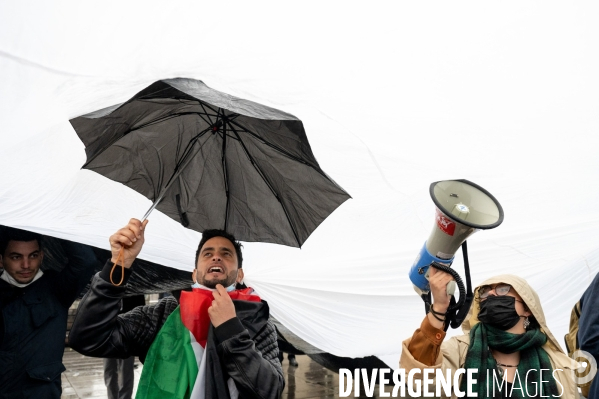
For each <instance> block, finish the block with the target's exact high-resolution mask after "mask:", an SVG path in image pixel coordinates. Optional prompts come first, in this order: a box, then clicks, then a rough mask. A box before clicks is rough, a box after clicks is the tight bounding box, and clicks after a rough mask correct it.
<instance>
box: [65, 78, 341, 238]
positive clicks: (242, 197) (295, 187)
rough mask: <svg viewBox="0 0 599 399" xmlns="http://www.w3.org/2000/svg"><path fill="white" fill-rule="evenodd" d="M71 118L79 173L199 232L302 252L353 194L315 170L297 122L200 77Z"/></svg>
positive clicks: (161, 86) (166, 82) (161, 83)
mask: <svg viewBox="0 0 599 399" xmlns="http://www.w3.org/2000/svg"><path fill="white" fill-rule="evenodd" d="M70 122H71V124H72V126H73V127H74V128H75V131H76V132H77V134H78V135H79V137H80V138H81V140H82V141H83V143H84V144H85V146H86V154H87V161H86V163H85V165H84V166H83V167H84V168H86V169H90V170H93V171H95V172H98V173H100V174H101V175H104V176H106V177H108V178H110V179H112V180H115V181H118V182H120V183H123V184H125V185H127V186H129V187H131V188H132V189H134V190H135V191H137V192H139V193H140V194H142V195H144V196H146V197H147V198H149V199H150V200H152V201H154V206H156V207H157V209H159V210H160V211H162V212H163V213H165V214H166V215H168V216H170V217H171V218H173V219H175V220H178V221H180V222H181V223H182V224H183V225H184V226H185V227H189V228H191V229H193V230H196V231H199V232H202V231H204V230H206V229H210V228H218V229H224V230H227V231H229V232H231V233H233V234H234V235H235V236H236V237H237V238H238V239H240V240H243V241H259V242H269V243H277V244H284V245H289V246H296V247H300V246H301V245H302V244H303V243H304V241H305V240H306V239H307V238H308V236H309V235H310V234H311V233H312V232H313V231H314V229H316V227H318V225H319V224H320V223H322V222H323V221H324V219H325V218H326V217H327V216H328V215H329V214H330V213H331V212H333V211H334V210H335V209H336V208H337V207H338V206H339V205H341V204H342V203H343V202H344V201H345V200H347V199H348V198H349V195H348V194H347V193H346V192H345V191H344V190H343V189H342V188H341V187H339V186H338V185H337V184H336V183H335V182H334V181H333V180H332V179H330V178H329V177H328V176H327V175H326V174H325V173H324V172H323V171H322V169H321V168H320V166H319V165H318V162H317V161H316V158H315V157H314V155H313V154H312V150H311V149H310V145H309V143H308V139H307V137H306V133H305V131H304V128H303V124H302V122H301V121H300V120H298V119H297V118H296V117H294V116H292V115H289V114H287V113H284V112H282V111H279V110H276V109H273V108H270V107H266V106H264V105H260V104H257V103H254V102H251V101H246V100H242V99H239V98H236V97H233V96H230V95H228V94H225V93H221V92H219V91H216V90H213V89H211V88H209V87H208V86H206V85H205V84H204V83H203V82H201V81H199V80H194V79H183V78H177V79H168V80H160V81H158V82H155V83H153V84H152V85H150V86H149V87H147V88H146V89H144V90H142V91H141V92H139V93H138V94H136V95H135V96H134V97H133V98H131V99H130V100H129V101H127V102H125V103H124V104H119V105H115V106H112V107H109V108H106V109H103V110H99V111H96V112H93V113H90V114H87V115H83V116H80V117H78V118H74V119H72V120H71V121H70ZM151 209H153V208H151ZM149 212H150V211H148V213H149Z"/></svg>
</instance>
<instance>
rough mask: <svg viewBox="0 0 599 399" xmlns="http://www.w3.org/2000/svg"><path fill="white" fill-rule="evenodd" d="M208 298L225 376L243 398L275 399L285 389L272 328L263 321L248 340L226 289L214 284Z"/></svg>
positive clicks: (272, 326)
mask: <svg viewBox="0 0 599 399" xmlns="http://www.w3.org/2000/svg"><path fill="white" fill-rule="evenodd" d="M212 295H213V296H214V301H212V306H210V307H209V308H208V315H209V316H210V322H211V323H212V325H213V326H214V333H215V335H216V339H217V340H218V343H219V344H218V349H217V350H218V352H219V356H220V358H221V360H222V363H223V364H224V366H225V368H226V369H227V374H228V375H229V377H231V378H233V380H234V381H235V386H236V387H237V389H238V390H239V391H240V392H241V393H242V396H243V397H250V398H260V399H265V398H273V399H278V398H279V397H280V396H281V393H282V392H283V388H284V387H285V379H284V378H283V370H282V368H281V363H280V362H279V358H278V356H279V346H278V345H277V332H276V330H275V327H274V325H272V323H270V322H267V323H266V324H265V325H264V327H262V329H261V330H260V331H259V332H258V333H257V334H256V336H255V337H254V339H253V340H252V339H251V338H250V335H249V333H248V331H247V330H246V329H245V328H244V327H243V324H241V321H240V320H239V318H238V317H237V314H236V312H235V306H234V305H233V301H232V300H231V297H229V295H228V294H227V290H225V288H224V287H223V286H222V285H220V284H217V286H216V291H215V292H213V294H212Z"/></svg>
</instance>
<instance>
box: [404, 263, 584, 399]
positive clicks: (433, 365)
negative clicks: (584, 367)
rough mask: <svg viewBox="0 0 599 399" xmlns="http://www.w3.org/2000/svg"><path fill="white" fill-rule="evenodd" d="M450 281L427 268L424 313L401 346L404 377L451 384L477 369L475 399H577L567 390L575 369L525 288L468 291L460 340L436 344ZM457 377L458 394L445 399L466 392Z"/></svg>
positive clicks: (513, 282) (490, 284) (521, 283)
mask: <svg viewBox="0 0 599 399" xmlns="http://www.w3.org/2000/svg"><path fill="white" fill-rule="evenodd" d="M451 280H453V278H452V277H451V276H450V275H449V274H447V273H445V272H442V271H439V270H436V269H434V268H431V273H430V284H431V293H432V296H433V304H432V306H431V311H430V312H429V313H428V314H427V315H426V316H425V318H424V320H423V321H422V324H421V326H420V328H418V329H417V330H416V331H415V332H414V334H413V336H412V337H411V338H409V339H406V340H405V341H403V343H402V344H403V345H402V354H401V358H400V361H399V363H400V367H401V368H404V369H405V372H406V375H408V372H409V370H412V369H420V374H419V375H420V376H422V375H423V374H422V369H425V368H427V369H441V370H442V371H443V375H446V373H447V372H448V370H450V371H449V373H450V375H451V381H454V374H455V372H456V371H457V370H458V369H477V370H478V372H477V373H476V374H474V376H473V377H474V379H476V383H475V384H473V385H472V390H473V392H474V393H475V395H476V397H479V398H537V397H538V398H540V397H561V398H564V399H571V398H579V397H580V396H579V393H578V389H577V386H576V384H575V382H574V369H575V368H576V367H578V364H577V363H576V362H575V361H574V360H572V359H570V358H569V357H568V356H567V355H566V354H565V353H564V351H563V350H562V349H561V347H560V345H559V344H558V341H557V340H556V339H555V337H554V336H553V334H552V333H551V331H550V330H549V328H548V327H547V324H546V321H545V315H544V313H543V308H542V307H541V303H540V301H539V296H538V295H537V293H536V292H535V291H534V290H533V289H532V288H531V287H530V285H529V284H528V283H527V282H526V280H524V279H523V278H521V277H517V276H514V275H509V274H504V275H500V276H496V277H492V278H490V279H488V280H486V281H484V282H483V283H482V284H481V285H479V286H478V287H476V289H475V290H474V297H475V302H474V304H473V306H472V307H471V308H470V311H469V312H468V315H467V316H466V319H465V320H464V322H463V323H462V331H463V332H464V335H460V336H456V337H452V338H450V339H448V340H447V341H444V338H445V331H444V330H443V326H444V322H445V317H444V315H445V313H446V311H447V307H448V305H449V296H448V295H447V293H446V288H445V287H446V285H447V283H448V282H449V281H451ZM541 370H543V371H541ZM416 374H417V375H418V373H416ZM464 375H465V374H462V375H461V377H460V378H461V379H460V383H459V386H452V396H451V398H452V399H453V398H456V397H458V392H456V391H459V392H462V393H466V392H467V385H466V384H467V378H463V377H464ZM429 390H430V391H431V392H434V390H432V389H431V388H429ZM442 392H443V390H442ZM463 396H466V395H461V394H460V397H463ZM441 397H442V398H448V396H445V395H442V396H441Z"/></svg>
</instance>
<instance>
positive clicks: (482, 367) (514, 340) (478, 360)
mask: <svg viewBox="0 0 599 399" xmlns="http://www.w3.org/2000/svg"><path fill="white" fill-rule="evenodd" d="M545 342H547V336H546V335H545V334H544V333H543V332H542V331H541V330H540V329H533V330H529V331H526V332H525V333H524V334H512V333H509V332H506V331H503V330H499V329H497V328H495V327H492V326H489V325H487V324H484V323H478V324H476V325H475V326H474V328H472V330H470V346H469V347H468V353H467V355H466V363H465V364H464V368H466V369H477V370H478V374H476V376H477V378H476V379H477V382H478V383H477V384H473V388H472V390H473V391H474V392H475V393H477V394H478V395H477V396H478V397H479V398H492V397H496V398H502V397H503V396H502V393H501V391H500V390H499V387H498V386H497V385H496V387H495V396H493V388H492V386H493V382H494V381H493V372H494V370H497V362H496V361H495V359H494V358H493V355H492V353H491V350H490V349H495V350H497V351H499V352H502V353H514V352H517V351H520V363H518V368H517V370H518V375H517V377H516V378H514V381H513V390H512V397H513V398H520V399H526V398H530V397H532V398H535V397H541V392H540V389H541V388H542V394H543V396H551V395H555V396H557V395H558V394H559V390H558V389H557V384H556V382H555V379H554V378H553V374H552V373H553V367H551V362H550V360H549V355H548V354H547V352H545V350H544V349H543V348H542V346H543V345H544V344H545ZM541 369H545V370H544V371H543V374H542V379H543V382H542V383H541V373H540V372H539V370H541ZM487 370H488V375H489V382H488V386H489V392H487ZM529 370H533V371H530V372H528V371H529ZM547 370H548V371H547ZM526 373H528V376H527V374H526ZM527 377H528V378H527ZM499 379H500V377H499V374H497V380H499ZM535 383H536V384H535ZM527 389H528V393H529V394H530V395H531V396H528V394H527ZM460 390H462V391H466V378H462V382H461V384H460ZM503 391H504V392H505V383H504V385H503ZM508 395H509V392H508Z"/></svg>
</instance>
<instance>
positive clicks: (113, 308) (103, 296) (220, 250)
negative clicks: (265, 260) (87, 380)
mask: <svg viewBox="0 0 599 399" xmlns="http://www.w3.org/2000/svg"><path fill="white" fill-rule="evenodd" d="M146 224H147V221H146V222H144V223H142V222H140V221H139V220H137V219H131V221H130V222H129V224H128V225H127V226H125V227H124V228H122V229H120V230H118V231H117V232H116V233H115V234H113V235H112V236H111V237H110V246H111V250H112V260H111V261H109V262H107V264H106V266H105V268H104V270H102V271H101V272H100V273H98V274H97V275H96V276H95V277H94V278H93V280H92V286H91V289H90V291H89V292H88V294H87V295H86V296H85V297H84V298H83V300H82V302H81V303H80V305H79V309H78V314H77V316H76V318H75V322H74V324H73V327H72V329H71V333H70V337H69V340H70V344H71V346H72V347H73V348H74V349H76V350H77V351H79V352H81V353H83V354H86V355H89V356H97V357H120V358H126V357H129V356H138V357H139V358H140V360H142V361H143V362H144V369H143V373H142V376H141V379H140V383H139V387H138V391H137V397H138V398H153V397H156V398H158V397H160V398H166V397H168V398H183V397H186V398H187V397H191V398H193V397H202V398H225V397H226V398H229V397H232V398H236V397H239V398H279V397H280V395H281V392H282V391H283V388H284V385H285V382H284V378H283V371H282V369H281V364H280V362H279V360H278V347H277V335H276V331H275V328H274V326H273V325H272V324H271V323H270V322H269V321H268V317H269V310H268V305H267V304H266V302H264V301H261V300H260V298H259V297H258V296H257V295H256V294H255V293H254V292H253V290H252V289H251V288H246V289H241V290H237V289H235V288H236V286H239V285H238V284H239V283H240V282H241V281H242V280H243V269H242V268H241V266H242V261H243V258H242V254H241V245H240V244H239V242H237V241H236V239H235V238H234V237H233V236H232V235H231V234H229V233H227V232H225V231H222V230H208V231H204V233H203V235H202V240H201V241H200V244H199V246H198V250H197V252H196V265H195V270H194V271H193V274H192V279H193V281H194V285H193V288H194V289H193V290H192V292H185V291H184V292H182V294H181V298H180V302H179V303H177V300H176V299H175V298H173V297H167V298H164V299H162V300H161V301H160V302H158V303H157V304H156V305H150V306H144V307H138V308H136V309H134V310H132V311H130V312H127V313H125V314H121V315H119V314H118V313H119V306H118V304H119V302H120V300H121V298H122V297H123V296H124V294H125V287H124V286H120V285H119V286H117V285H115V284H114V283H111V281H113V282H115V281H117V282H118V281H119V280H121V277H122V278H123V280H124V282H126V281H127V279H128V277H129V276H130V274H131V265H132V264H133V261H134V260H135V258H136V257H137V255H138V254H139V252H140V251H141V248H142V246H143V243H144V228H145V226H146ZM121 249H123V251H122V255H119V253H120V252H121ZM113 263H118V264H119V265H121V266H123V267H124V269H123V272H124V276H116V274H120V273H121V269H120V268H116V269H115V273H114V274H115V275H112V276H111V268H112V265H113Z"/></svg>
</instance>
